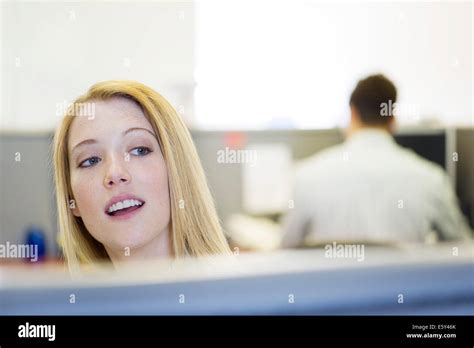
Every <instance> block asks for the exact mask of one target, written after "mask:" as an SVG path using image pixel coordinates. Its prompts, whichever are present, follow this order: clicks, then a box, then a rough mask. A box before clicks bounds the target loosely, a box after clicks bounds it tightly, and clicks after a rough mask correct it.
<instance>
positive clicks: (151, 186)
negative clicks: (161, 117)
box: [68, 97, 170, 256]
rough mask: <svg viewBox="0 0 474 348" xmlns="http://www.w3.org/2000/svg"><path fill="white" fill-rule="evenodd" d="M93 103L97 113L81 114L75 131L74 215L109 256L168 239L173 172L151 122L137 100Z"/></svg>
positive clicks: (74, 124)
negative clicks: (168, 173) (169, 173)
mask: <svg viewBox="0 0 474 348" xmlns="http://www.w3.org/2000/svg"><path fill="white" fill-rule="evenodd" d="M90 103H95V113H94V117H93V118H92V117H81V116H77V117H75V119H74V121H73V122H72V125H71V128H70V130H69V140H68V155H69V166H70V175H71V178H70V179H71V188H72V192H73V199H74V206H75V207H73V208H72V211H73V214H74V215H75V216H78V217H81V218H82V221H83V222H84V225H85V226H86V228H87V230H88V231H89V232H90V234H91V235H92V236H93V237H94V238H95V239H96V240H97V241H99V242H101V243H102V244H103V245H104V247H105V248H106V250H107V252H108V253H109V256H110V255H111V254H116V255H117V254H119V253H122V254H124V255H126V253H127V251H128V252H129V253H132V254H133V253H134V250H142V249H146V248H150V247H151V246H156V245H157V241H158V245H159V244H160V243H161V244H163V243H168V238H169V222H170V198H169V188H168V175H167V170H166V164H165V161H164V158H163V155H162V153H161V149H160V146H159V144H158V141H157V138H156V135H155V133H154V131H153V128H152V126H151V124H150V123H149V122H148V120H147V119H146V117H145V115H144V114H143V112H142V110H141V108H140V107H139V106H138V105H137V104H135V103H134V102H133V101H131V100H128V99H125V98H118V97H117V98H112V99H109V100H106V101H96V100H92V101H90ZM167 247H168V245H161V248H162V251H165V253H166V249H167ZM156 252H158V250H156V249H155V250H154V251H153V252H152V251H148V254H153V253H156Z"/></svg>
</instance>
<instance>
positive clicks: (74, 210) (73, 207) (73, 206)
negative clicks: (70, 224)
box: [69, 199, 81, 217]
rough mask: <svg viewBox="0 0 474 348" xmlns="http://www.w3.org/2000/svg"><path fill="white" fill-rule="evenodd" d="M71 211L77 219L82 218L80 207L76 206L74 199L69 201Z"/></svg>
mask: <svg viewBox="0 0 474 348" xmlns="http://www.w3.org/2000/svg"><path fill="white" fill-rule="evenodd" d="M69 209H71V211H72V214H73V215H74V216H76V217H81V212H80V210H79V207H78V206H77V204H76V201H75V200H74V199H70V200H69Z"/></svg>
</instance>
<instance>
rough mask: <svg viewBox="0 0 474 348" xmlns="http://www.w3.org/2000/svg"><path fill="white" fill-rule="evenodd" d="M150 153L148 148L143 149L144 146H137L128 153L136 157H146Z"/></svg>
mask: <svg viewBox="0 0 474 348" xmlns="http://www.w3.org/2000/svg"><path fill="white" fill-rule="evenodd" d="M150 152H152V151H151V150H150V149H149V148H148V147H145V146H139V147H136V148H134V149H132V151H130V153H131V154H132V155H136V156H145V155H148V154H149V153H150Z"/></svg>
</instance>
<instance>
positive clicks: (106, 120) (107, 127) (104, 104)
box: [69, 97, 154, 147]
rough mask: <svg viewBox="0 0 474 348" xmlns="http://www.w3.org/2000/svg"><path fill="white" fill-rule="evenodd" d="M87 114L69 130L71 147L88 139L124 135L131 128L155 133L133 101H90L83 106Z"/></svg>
mask: <svg viewBox="0 0 474 348" xmlns="http://www.w3.org/2000/svg"><path fill="white" fill-rule="evenodd" d="M81 107H82V108H83V109H85V110H86V112H83V114H82V115H80V116H75V117H74V120H73V122H72V124H71V127H70V130H69V146H70V147H72V146H74V144H75V143H76V142H80V141H81V140H85V139H88V138H100V137H103V136H112V135H114V134H116V133H123V132H124V131H125V130H127V129H128V128H131V127H140V128H145V129H148V130H150V131H152V132H153V133H154V131H153V127H152V126H151V124H150V122H149V121H148V119H147V118H146V117H145V114H144V113H143V111H142V109H141V107H140V106H139V105H138V104H137V103H135V102H134V101H132V100H129V99H126V98H120V97H114V98H110V99H108V100H90V101H88V102H86V103H84V105H82V106H81Z"/></svg>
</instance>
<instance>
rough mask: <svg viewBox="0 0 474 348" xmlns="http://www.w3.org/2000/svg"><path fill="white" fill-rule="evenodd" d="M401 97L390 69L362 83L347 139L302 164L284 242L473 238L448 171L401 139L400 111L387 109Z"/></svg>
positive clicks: (285, 224) (354, 101)
mask: <svg viewBox="0 0 474 348" xmlns="http://www.w3.org/2000/svg"><path fill="white" fill-rule="evenodd" d="M396 99H397V90H396V88H395V86H394V84H393V83H392V82H391V81H390V80H388V79H387V78H386V77H385V76H383V75H374V76H369V77H367V78H365V79H363V80H361V81H359V83H358V84H357V86H356V88H355V90H354V91H353V93H352V95H351V98H350V103H349V105H350V110H351V121H350V127H349V129H348V137H347V139H346V141H345V142H344V143H343V144H341V145H338V146H335V147H332V148H329V149H326V150H323V151H321V152H319V153H317V154H316V155H314V156H312V157H310V158H309V159H306V160H305V161H303V162H302V163H301V164H300V165H299V166H298V168H297V171H296V181H295V186H294V209H291V210H290V211H289V213H288V214H287V216H286V217H285V218H284V221H283V228H284V236H283V240H282V246H283V247H297V246H300V245H302V244H310V245H312V244H313V245H314V244H319V243H324V242H328V241H359V242H373V243H382V244H386V243H397V242H429V241H436V240H452V239H461V238H469V236H470V229H469V227H468V226H467V223H466V221H465V220H464V217H463V215H462V214H461V212H460V210H459V207H458V202H457V198H456V195H455V193H454V191H453V188H452V187H451V185H450V182H449V179H448V176H447V174H446V173H445V172H444V170H443V169H442V168H441V167H439V166H438V165H436V164H435V163H432V162H430V161H427V160H425V159H423V158H421V157H420V156H418V155H417V154H415V153H414V152H412V151H410V150H407V149H404V148H402V147H400V146H399V145H397V144H396V143H395V141H394V139H393V137H392V132H393V128H394V116H393V115H392V114H391V113H389V114H388V115H387V113H386V111H387V107H388V108H389V109H391V107H392V106H393V105H394V103H395V102H396Z"/></svg>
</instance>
